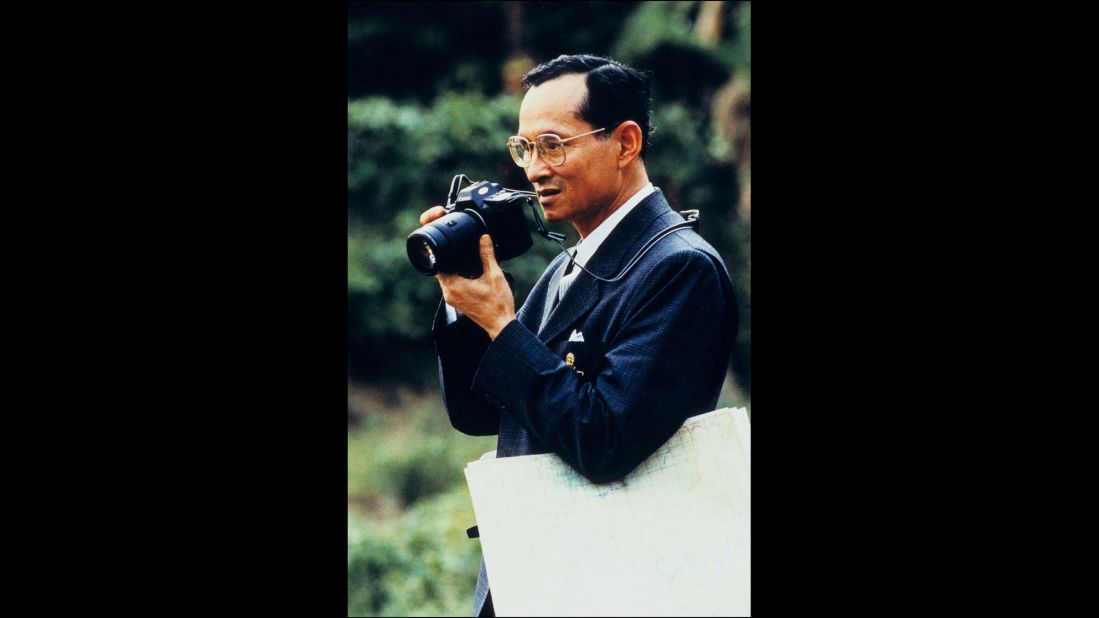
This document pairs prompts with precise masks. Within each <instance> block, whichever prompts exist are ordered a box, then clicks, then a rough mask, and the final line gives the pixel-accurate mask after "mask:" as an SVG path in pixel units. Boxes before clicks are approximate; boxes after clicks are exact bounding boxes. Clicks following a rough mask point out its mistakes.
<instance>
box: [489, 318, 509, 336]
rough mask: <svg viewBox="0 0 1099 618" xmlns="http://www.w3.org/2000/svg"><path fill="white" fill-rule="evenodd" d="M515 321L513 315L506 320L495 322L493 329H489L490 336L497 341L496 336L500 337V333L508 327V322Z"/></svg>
mask: <svg viewBox="0 0 1099 618" xmlns="http://www.w3.org/2000/svg"><path fill="white" fill-rule="evenodd" d="M514 321H515V316H511V317H510V318H508V319H506V320H501V321H500V322H498V323H497V324H495V325H494V326H493V328H492V330H489V331H487V332H488V336H489V338H490V339H492V340H493V341H496V338H497V337H499V336H500V333H502V332H503V331H504V329H505V328H507V327H508V324H511V323H512V322H514Z"/></svg>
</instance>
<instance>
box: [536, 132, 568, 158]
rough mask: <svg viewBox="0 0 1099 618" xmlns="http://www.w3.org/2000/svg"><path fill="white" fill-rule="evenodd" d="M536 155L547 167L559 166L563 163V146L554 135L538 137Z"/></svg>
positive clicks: (559, 139)
mask: <svg viewBox="0 0 1099 618" xmlns="http://www.w3.org/2000/svg"><path fill="white" fill-rule="evenodd" d="M538 154H539V155H540V156H541V157H542V160H543V161H544V162H545V163H546V164H547V165H561V164H562V163H564V162H565V145H564V144H562V143H561V138H559V137H557V136H556V135H539V136H538Z"/></svg>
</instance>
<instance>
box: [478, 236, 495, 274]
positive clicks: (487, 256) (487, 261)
mask: <svg viewBox="0 0 1099 618" xmlns="http://www.w3.org/2000/svg"><path fill="white" fill-rule="evenodd" d="M481 267H482V268H483V269H484V271H485V272H486V273H487V272H489V271H490V270H492V269H493V268H495V267H496V250H495V249H494V248H493V247H492V238H491V237H489V235H488V234H483V235H482V236H481Z"/></svg>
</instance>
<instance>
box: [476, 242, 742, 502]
mask: <svg viewBox="0 0 1099 618" xmlns="http://www.w3.org/2000/svg"><path fill="white" fill-rule="evenodd" d="M637 276H639V277H640V280H639V281H638V282H637V283H635V284H634V286H635V287H634V288H633V290H632V293H630V294H628V295H626V297H625V298H623V299H622V301H621V302H623V303H624V305H623V307H622V310H623V316H624V317H622V319H621V322H620V323H619V325H618V326H617V327H616V328H615V330H614V331H613V332H612V333H611V334H610V336H609V337H608V338H607V340H606V341H604V342H602V344H603V345H604V346H605V348H604V350H605V351H604V356H605V362H604V364H603V366H602V369H601V370H600V372H599V373H598V375H595V376H588V378H586V379H581V377H580V376H578V375H577V374H576V373H575V372H574V371H573V370H572V368H570V367H568V366H567V365H566V364H565V362H564V361H563V360H562V358H561V357H560V356H558V355H557V354H555V353H554V352H553V351H552V350H550V349H549V348H548V347H547V346H546V345H545V344H543V343H542V342H541V341H539V340H538V338H537V337H536V336H535V335H534V334H533V333H531V332H530V331H529V330H527V329H526V328H525V327H524V326H523V325H522V324H520V323H519V322H518V321H515V322H512V323H511V324H509V325H508V326H507V327H506V328H505V329H504V330H503V331H501V332H500V334H499V336H497V338H496V340H495V341H492V342H491V344H490V345H488V346H487V349H485V350H484V355H483V357H482V359H481V362H480V365H479V367H478V369H477V371H476V375H475V376H474V380H473V384H472V389H473V391H475V392H483V393H487V394H489V395H490V396H491V397H493V398H495V399H496V400H499V401H500V402H501V403H502V407H503V410H502V413H504V414H512V415H514V417H515V419H516V420H517V422H519V423H520V424H521V425H523V426H524V427H526V428H527V430H528V431H530V433H531V435H532V436H533V437H534V438H536V439H537V440H539V441H540V442H541V443H542V444H543V445H545V446H546V447H547V448H549V449H550V450H552V451H553V452H555V453H557V454H558V455H559V456H560V457H561V458H562V459H564V460H565V461H566V462H568V463H569V464H570V465H571V466H572V467H573V468H575V469H576V470H577V471H578V472H580V473H581V474H583V475H584V476H585V477H587V478H588V479H590V480H591V481H593V482H596V483H603V482H609V481H613V480H617V479H620V478H622V477H624V476H625V475H627V474H629V473H630V472H631V471H632V470H633V469H634V468H636V467H637V465H638V464H640V463H641V462H642V461H644V460H645V459H646V458H647V457H648V456H649V455H651V454H652V453H654V452H655V451H656V449H658V448H659V447H660V446H661V445H662V444H663V443H664V442H665V441H667V439H668V438H670V437H671V435H672V434H673V433H675V431H676V430H677V429H678V428H679V427H680V425H682V423H683V421H684V420H686V418H687V417H688V416H689V415H691V414H697V413H700V412H705V411H707V410H708V409H709V407H708V406H711V405H713V402H714V401H716V397H717V393H718V392H719V391H720V388H721V383H722V381H723V379H724V376H725V372H726V370H727V368H728V362H729V353H730V350H731V346H732V337H735V333H736V326H737V325H736V311H735V300H734V298H733V295H732V288H731V285H730V284H729V279H728V275H727V274H726V272H725V269H724V267H723V266H721V265H720V264H718V263H716V262H715V261H714V260H713V259H712V258H711V257H710V256H708V255H707V254H705V253H703V252H700V251H695V250H687V251H681V252H678V253H675V254H672V255H669V256H666V257H664V258H663V259H661V260H659V261H658V262H657V263H656V264H655V266H653V267H651V268H649V269H648V270H647V271H645V272H639V273H637ZM730 322H731V323H730Z"/></svg>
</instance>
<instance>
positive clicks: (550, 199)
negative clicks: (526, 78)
mask: <svg viewBox="0 0 1099 618" xmlns="http://www.w3.org/2000/svg"><path fill="white" fill-rule="evenodd" d="M587 93H588V87H587V85H585V83H584V75H582V74H571V75H562V76H560V77H557V78H555V79H552V80H550V81H547V82H543V83H542V84H540V85H538V86H534V87H533V88H531V89H530V90H528V91H527V94H526V96H525V97H524V98H523V104H522V106H521V107H520V108H519V135H522V136H523V137H525V138H527V139H528V140H530V141H532V142H533V141H534V140H535V138H537V137H538V136H539V135H541V134H543V133H554V134H556V135H557V136H558V137H560V138H561V139H568V138H570V137H573V136H576V135H580V134H581V133H586V132H588V131H592V130H594V129H599V128H602V127H593V126H591V125H590V124H588V123H587V122H585V121H583V120H581V119H580V116H579V115H578V114H577V110H579V109H580V103H581V102H582V101H583V100H584V97H585V96H586V95H587ZM614 128H615V127H606V131H605V132H603V133H597V134H594V135H586V136H584V137H581V138H579V139H576V140H573V141H571V142H567V143H566V144H565V162H564V163H563V164H561V165H557V166H549V165H546V163H545V162H543V161H542V156H541V155H540V154H538V152H537V151H535V152H534V153H533V159H532V160H531V163H530V165H529V166H528V167H527V180H529V181H530V182H531V184H533V185H534V190H535V191H537V192H538V197H539V201H540V202H541V204H542V211H543V212H544V213H545V218H546V221H550V222H558V221H565V220H568V221H572V222H574V223H577V222H580V223H581V226H579V227H581V228H584V227H585V226H584V224H583V223H584V222H585V221H588V220H591V219H594V218H596V217H598V216H599V214H600V213H601V212H602V211H603V210H604V209H606V208H607V207H609V206H611V205H612V204H611V202H612V201H613V200H614V198H615V196H616V195H617V193H618V189H619V187H618V184H619V183H620V178H619V174H618V168H617V164H616V158H615V154H616V153H617V142H616V141H615V140H614V139H599V137H603V135H604V134H607V133H610V132H611V131H613V130H614Z"/></svg>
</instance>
